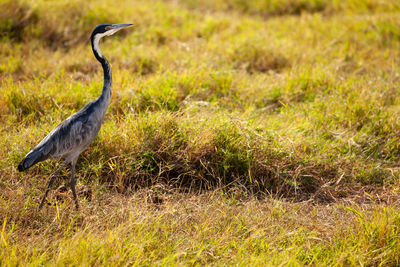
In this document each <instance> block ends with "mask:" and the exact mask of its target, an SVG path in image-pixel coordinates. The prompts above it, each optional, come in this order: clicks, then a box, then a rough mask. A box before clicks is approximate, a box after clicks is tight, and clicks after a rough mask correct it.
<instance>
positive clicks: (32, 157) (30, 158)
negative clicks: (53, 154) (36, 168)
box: [18, 149, 46, 172]
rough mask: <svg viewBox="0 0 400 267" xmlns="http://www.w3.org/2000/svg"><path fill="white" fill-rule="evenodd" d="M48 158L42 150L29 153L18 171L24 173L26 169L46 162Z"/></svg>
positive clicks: (19, 165)
mask: <svg viewBox="0 0 400 267" xmlns="http://www.w3.org/2000/svg"><path fill="white" fill-rule="evenodd" d="M45 159H46V157H45V155H44V154H43V152H42V151H41V149H37V150H36V149H35V150H32V151H31V152H29V153H28V154H27V155H26V156H25V158H24V159H23V160H22V161H21V162H20V163H19V164H18V171H20V172H22V171H25V170H26V169H29V168H30V167H32V166H33V165H35V164H36V163H38V162H40V161H42V160H45Z"/></svg>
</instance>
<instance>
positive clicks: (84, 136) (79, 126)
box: [18, 85, 111, 171]
mask: <svg viewBox="0 0 400 267" xmlns="http://www.w3.org/2000/svg"><path fill="white" fill-rule="evenodd" d="M110 86H111V85H110ZM109 90H110V91H111V88H109ZM109 95H110V96H111V92H110V94H109ZM109 102H110V97H105V96H100V97H99V98H98V99H96V100H94V101H92V102H90V103H88V104H87V105H86V106H85V107H83V108H82V109H81V110H79V111H78V112H76V113H75V114H73V115H72V116H70V117H69V118H67V119H66V120H65V121H63V122H62V123H60V124H59V125H58V126H57V127H56V128H54V129H53V130H52V131H51V132H50V133H49V134H48V135H47V136H46V137H45V138H44V139H43V140H42V141H41V142H40V143H39V144H38V145H37V146H36V147H35V148H34V149H32V150H31V151H30V152H29V153H28V154H27V155H26V156H25V158H24V159H23V160H22V161H21V163H20V164H19V165H18V170H19V171H23V170H26V169H28V168H29V167H31V166H33V165H34V164H36V163H38V162H40V161H43V160H46V159H48V158H58V157H61V158H64V159H66V160H68V161H69V162H71V161H73V160H74V159H75V158H77V157H78V156H79V154H80V153H81V152H82V151H83V150H84V149H85V148H86V147H87V146H88V145H89V144H90V143H91V142H92V141H93V140H94V138H96V136H97V134H98V133H99V130H100V127H101V124H102V122H103V119H104V115H105V112H106V110H107V107H108V105H109Z"/></svg>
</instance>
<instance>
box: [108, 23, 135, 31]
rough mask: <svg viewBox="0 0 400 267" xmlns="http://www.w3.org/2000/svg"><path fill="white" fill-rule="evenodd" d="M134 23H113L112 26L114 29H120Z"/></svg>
mask: <svg viewBox="0 0 400 267" xmlns="http://www.w3.org/2000/svg"><path fill="white" fill-rule="evenodd" d="M132 25H133V24H113V25H111V27H112V29H118V30H121V29H123V28H127V27H130V26H132Z"/></svg>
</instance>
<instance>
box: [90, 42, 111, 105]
mask: <svg viewBox="0 0 400 267" xmlns="http://www.w3.org/2000/svg"><path fill="white" fill-rule="evenodd" d="M101 37H103V36H102V35H100V34H96V35H94V36H92V37H91V38H90V39H91V43H92V50H93V54H94V56H95V57H96V59H97V60H98V61H99V62H100V63H101V66H102V67H103V72H104V83H103V90H102V92H101V95H100V99H102V100H106V101H107V104H108V103H109V101H110V98H111V91H112V73H111V66H110V63H109V62H108V60H107V59H106V58H105V57H104V56H103V54H102V53H101V51H100V48H99V41H100V39H101Z"/></svg>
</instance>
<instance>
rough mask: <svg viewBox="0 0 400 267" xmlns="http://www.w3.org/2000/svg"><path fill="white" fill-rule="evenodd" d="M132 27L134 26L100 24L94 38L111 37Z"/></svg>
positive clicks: (94, 31)
mask: <svg viewBox="0 0 400 267" xmlns="http://www.w3.org/2000/svg"><path fill="white" fill-rule="evenodd" d="M129 26H132V24H100V25H97V26H96V28H94V30H93V32H92V38H99V39H100V38H101V37H104V36H110V35H112V34H114V33H116V32H117V31H119V30H122V29H124V28H127V27H129Z"/></svg>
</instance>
